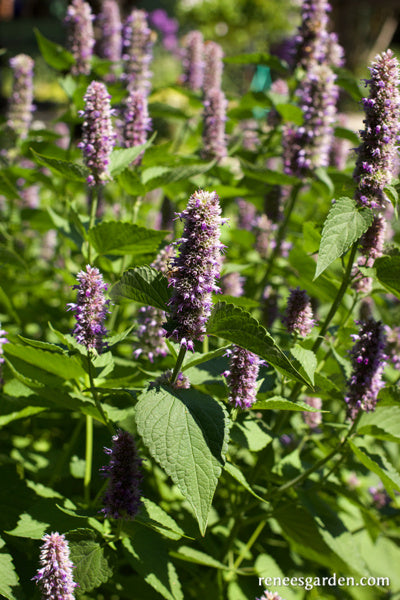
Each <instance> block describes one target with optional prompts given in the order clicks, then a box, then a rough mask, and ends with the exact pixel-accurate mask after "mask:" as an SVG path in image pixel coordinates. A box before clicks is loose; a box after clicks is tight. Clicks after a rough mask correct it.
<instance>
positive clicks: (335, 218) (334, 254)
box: [314, 198, 373, 280]
mask: <svg viewBox="0 0 400 600" xmlns="http://www.w3.org/2000/svg"><path fill="white" fill-rule="evenodd" d="M372 219H373V213H372V211H371V210H369V209H367V208H362V209H359V208H358V207H357V205H356V203H355V201H354V200H352V199H351V198H340V199H339V200H338V201H337V202H336V203H335V204H334V205H333V206H332V208H331V210H330V211H329V213H328V216H327V218H326V221H325V223H324V228H323V230H322V239H321V245H320V248H319V253H318V262H317V268H316V271H315V276H314V280H315V279H316V278H317V277H319V275H321V273H322V272H323V271H325V269H326V268H327V267H329V265H330V264H331V263H332V262H333V261H334V260H336V259H337V258H339V257H340V256H342V255H343V254H344V253H345V252H346V251H347V250H348V249H349V248H350V246H351V245H352V244H353V243H354V242H356V241H357V240H358V239H359V238H360V237H361V236H362V235H363V233H365V232H366V231H367V229H368V227H369V226H370V225H371V223H372Z"/></svg>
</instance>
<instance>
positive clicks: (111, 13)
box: [97, 0, 122, 82]
mask: <svg viewBox="0 0 400 600" xmlns="http://www.w3.org/2000/svg"><path fill="white" fill-rule="evenodd" d="M97 22H98V25H99V27H100V31H101V33H100V39H99V41H98V43H97V52H98V54H99V56H101V57H102V58H106V59H107V60H111V61H112V62H113V63H114V65H113V67H112V69H111V71H113V70H114V68H115V64H116V63H118V61H119V60H121V54H122V23H121V14H120V10H119V5H118V2H117V1H116V0H103V4H102V7H101V13H100V14H99V16H98V17H97ZM104 79H105V81H107V82H113V81H115V74H114V73H113V72H111V73H108V74H107V75H106V76H105V78H104Z"/></svg>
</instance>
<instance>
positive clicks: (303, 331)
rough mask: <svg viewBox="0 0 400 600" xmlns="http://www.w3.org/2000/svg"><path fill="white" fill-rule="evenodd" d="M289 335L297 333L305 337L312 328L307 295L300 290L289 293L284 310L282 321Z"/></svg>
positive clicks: (313, 322) (311, 313)
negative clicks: (284, 314)
mask: <svg viewBox="0 0 400 600" xmlns="http://www.w3.org/2000/svg"><path fill="white" fill-rule="evenodd" d="M283 321H284V323H286V327H287V330H288V331H289V333H298V334H299V335H301V336H302V337H305V336H306V335H308V334H309V333H310V331H311V330H312V328H313V327H314V324H315V321H314V318H313V312H312V308H311V303H310V299H309V297H308V295H307V293H306V292H305V291H304V290H301V289H300V288H296V289H294V290H291V291H290V296H289V299H288V303H287V308H286V317H285V318H284V319H283Z"/></svg>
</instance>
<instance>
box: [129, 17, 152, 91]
mask: <svg viewBox="0 0 400 600" xmlns="http://www.w3.org/2000/svg"><path fill="white" fill-rule="evenodd" d="M154 41H155V34H154V32H153V31H152V30H151V29H150V28H149V26H148V22H147V13H146V12H145V11H144V10H139V9H134V10H133V11H132V12H131V14H130V15H129V16H128V17H127V19H126V21H125V24H124V27H123V54H122V58H123V60H124V62H125V67H124V72H125V77H126V85H127V88H128V91H132V90H135V91H138V90H140V91H142V92H143V93H144V94H146V95H147V94H148V93H149V91H150V85H151V84H150V80H151V75H152V73H151V71H150V63H151V61H152V58H153V45H154Z"/></svg>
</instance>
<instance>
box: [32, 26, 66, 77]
mask: <svg viewBox="0 0 400 600" xmlns="http://www.w3.org/2000/svg"><path fill="white" fill-rule="evenodd" d="M34 32H35V36H36V41H37V43H38V46H39V50H40V53H41V55H42V56H43V58H44V60H45V61H46V62H47V64H48V65H50V67H53V69H58V70H59V71H68V69H69V68H70V67H71V66H72V65H73V64H74V63H75V59H74V57H73V56H72V54H71V53H70V52H68V51H67V50H65V48H63V47H62V46H60V45H59V44H55V43H54V42H51V41H50V40H48V39H47V38H45V37H44V35H42V34H41V33H40V31H39V30H38V29H36V28H35V29H34Z"/></svg>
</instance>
